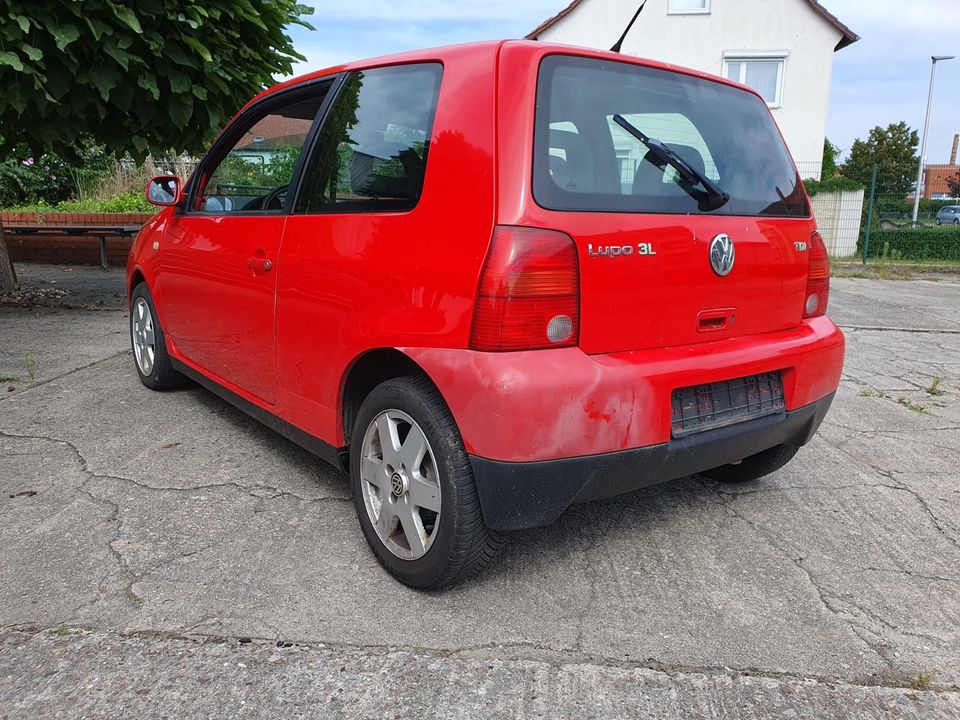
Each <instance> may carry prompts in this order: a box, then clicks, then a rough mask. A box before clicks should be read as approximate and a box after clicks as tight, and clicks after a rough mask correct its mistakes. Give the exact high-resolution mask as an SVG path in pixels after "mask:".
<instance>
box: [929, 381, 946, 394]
mask: <svg viewBox="0 0 960 720" xmlns="http://www.w3.org/2000/svg"><path fill="white" fill-rule="evenodd" d="M942 382H943V380H941V379H940V378H938V377H935V378H934V379H933V382H931V383H930V387H928V388H927V394H928V395H933V396H934V397H942V396H943V395H946V394H947V393H946V391H945V390H944V389H943V388H942V387H940V384H941V383H942Z"/></svg>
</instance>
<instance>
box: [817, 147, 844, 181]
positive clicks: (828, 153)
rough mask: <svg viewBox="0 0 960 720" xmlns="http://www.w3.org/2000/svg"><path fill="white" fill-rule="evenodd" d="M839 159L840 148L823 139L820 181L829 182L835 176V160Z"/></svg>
mask: <svg viewBox="0 0 960 720" xmlns="http://www.w3.org/2000/svg"><path fill="white" fill-rule="evenodd" d="M838 157H840V148H838V147H837V146H836V145H834V144H833V143H832V142H830V139H829V138H824V139H823V165H822V166H821V168H820V180H829V179H830V178H832V177H833V176H834V175H836V174H837V158H838Z"/></svg>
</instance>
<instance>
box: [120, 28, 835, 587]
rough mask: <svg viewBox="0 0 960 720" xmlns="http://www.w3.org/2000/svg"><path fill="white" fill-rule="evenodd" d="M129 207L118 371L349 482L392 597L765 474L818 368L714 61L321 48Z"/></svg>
mask: <svg viewBox="0 0 960 720" xmlns="http://www.w3.org/2000/svg"><path fill="white" fill-rule="evenodd" d="M147 193H148V197H149V198H150V199H151V201H152V202H154V203H155V204H157V205H161V206H165V207H164V209H163V210H162V211H161V212H160V213H159V214H158V215H157V216H156V217H155V218H153V219H152V220H151V221H150V222H149V223H148V224H147V225H146V226H145V227H144V229H143V230H142V232H141V233H140V234H139V236H138V237H137V240H136V242H135V243H134V246H133V249H132V250H131V253H130V259H129V264H128V269H127V272H128V283H129V294H130V308H131V315H130V317H131V324H130V329H131V338H132V342H133V348H134V354H135V359H136V368H137V372H138V373H139V374H140V377H141V379H142V380H143V383H144V384H145V385H146V386H147V387H149V388H153V389H157V390H159V389H164V388H169V387H172V386H174V385H177V384H179V383H181V382H182V381H183V380H184V378H191V379H193V380H195V381H197V382H199V383H200V384H202V385H204V386H206V387H207V388H209V389H211V390H213V391H214V392H216V393H218V394H219V395H221V396H223V397H224V398H226V399H227V400H229V401H230V402H232V403H234V404H236V405H238V406H239V407H241V408H243V409H244V410H246V411H248V412H250V413H251V414H252V415H254V416H255V417H257V418H259V419H261V420H262V421H263V422H265V423H266V424H268V425H269V426H270V427H272V428H273V429H275V430H277V431H278V432H280V433H281V434H283V435H285V436H287V437H289V438H291V439H293V440H294V441H296V442H298V443H300V444H302V445H304V446H305V447H307V448H309V449H311V450H313V451H314V452H316V453H317V454H318V455H320V456H321V457H323V458H324V459H326V460H328V461H330V462H331V463H333V464H334V465H336V466H337V467H340V468H342V469H344V470H348V471H349V473H350V478H351V484H352V489H353V496H354V502H355V505H356V511H357V517H358V518H359V520H360V525H361V527H362V529H363V533H364V535H365V536H366V539H367V541H368V542H369V544H370V547H371V548H372V549H373V552H374V554H375V555H376V557H377V559H378V560H379V561H380V562H381V563H382V564H383V566H384V567H385V568H386V569H387V570H388V571H389V572H390V573H392V574H393V575H394V576H395V577H397V578H398V579H399V580H400V581H402V582H404V583H407V584H409V585H412V586H415V587H432V586H439V585H444V584H449V583H451V582H454V581H456V580H458V579H460V578H463V577H465V576H467V575H469V574H471V573H474V572H476V571H478V570H479V569H480V568H482V567H483V566H484V565H485V564H486V563H487V562H489V560H490V559H491V558H492V557H493V556H494V554H495V553H496V551H497V549H498V547H499V545H500V542H501V537H502V534H503V533H504V532H505V531H510V530H516V529H520V528H529V527H534V526H538V525H544V524H546V523H550V522H552V521H553V520H555V519H556V518H557V517H558V516H559V515H560V514H561V513H562V512H563V511H564V509H565V508H567V507H568V506H569V505H570V504H571V503H575V502H583V501H587V500H592V499H595V498H601V497H606V496H611V495H615V494H618V493H624V492H627V491H630V490H633V489H636V488H640V487H643V486H647V485H651V484H653V483H657V482H661V481H664V480H670V479H672V478H678V477H682V476H685V475H689V474H692V473H701V474H703V475H706V476H708V477H711V478H714V479H716V480H719V481H742V480H751V479H754V478H758V477H761V476H763V475H766V474H768V473H770V472H773V471H774V470H776V469H778V468H779V467H781V466H782V465H783V464H784V463H786V462H787V461H788V460H789V459H790V458H791V457H793V455H794V454H795V453H796V451H797V448H799V447H800V446H801V445H803V444H805V443H806V442H807V441H808V440H809V439H810V438H811V436H812V435H813V433H814V432H815V431H816V429H817V427H818V426H819V424H820V422H821V420H822V419H823V417H824V414H825V413H826V412H827V409H828V407H829V405H830V402H831V400H832V398H833V394H834V392H835V391H836V389H837V385H838V382H839V379H840V372H841V368H842V364H843V352H844V340H843V336H842V335H841V333H840V331H839V330H838V329H837V327H836V326H835V325H834V324H833V323H832V322H831V321H830V320H829V319H828V318H827V317H826V316H825V314H824V313H825V311H826V308H827V295H828V291H829V267H828V261H827V254H826V250H825V248H824V244H823V240H822V239H821V238H820V236H819V235H818V234H817V230H816V224H815V222H814V219H813V217H812V216H811V212H810V205H809V202H808V199H807V196H806V193H805V191H804V188H803V185H802V184H801V182H800V179H799V177H798V175H797V171H796V169H795V166H794V164H793V162H792V160H791V159H790V156H789V154H788V152H787V150H786V148H785V146H784V143H783V140H782V138H781V137H780V135H779V133H778V131H777V128H776V126H775V124H774V122H773V120H772V119H771V116H770V113H769V111H768V110H767V107H766V105H765V104H764V102H763V100H762V99H761V98H760V97H759V96H758V95H756V94H755V93H753V91H751V90H749V89H747V88H744V87H742V86H739V85H736V84H733V83H730V82H728V81H726V80H723V79H720V78H715V77H708V76H705V75H702V74H700V73H697V72H693V71H690V70H684V69H682V68H677V67H672V66H665V65H660V64H658V63H654V62H650V61H646V60H642V59H638V58H628V57H623V56H620V55H615V54H611V53H604V52H594V51H589V50H581V49H576V48H571V47H561V46H552V45H548V44H543V43H534V42H520V41H516V42H515V41H508V42H498V43H481V44H473V45H464V46H457V47H449V48H442V49H438V50H425V51H422V52H416V53H409V54H405V55H399V56H395V57H387V58H380V59H376V60H369V61H364V62H358V63H353V64H350V65H343V66H338V67H334V68H330V69H329V70H325V71H322V72H318V73H314V74H311V75H308V76H306V77H303V78H298V79H296V80H292V81H290V82H286V83H282V84H280V85H278V86H276V87H274V88H272V89H270V90H268V91H266V92H264V93H263V94H261V95H260V96H258V97H257V98H255V99H254V100H253V101H251V102H250V103H249V104H248V105H247V106H246V107H245V108H243V110H242V111H241V112H240V113H239V114H238V115H237V116H236V117H235V118H234V119H233V120H232V121H231V122H230V124H229V125H228V126H227V128H226V129H225V130H224V131H223V132H222V133H221V134H220V136H219V137H218V138H217V140H216V141H215V142H214V144H213V146H212V147H211V149H210V151H209V152H208V153H207V155H206V157H205V158H204V159H203V161H202V162H201V163H200V165H199V167H198V169H197V170H196V172H194V174H193V176H192V177H191V178H190V180H189V181H188V182H187V183H186V185H185V186H184V187H183V188H181V186H180V182H179V180H178V179H177V178H175V177H160V178H156V179H154V180H153V181H152V182H151V184H150V185H149V187H148V189H147Z"/></svg>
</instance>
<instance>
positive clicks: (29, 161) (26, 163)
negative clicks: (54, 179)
mask: <svg viewBox="0 0 960 720" xmlns="http://www.w3.org/2000/svg"><path fill="white" fill-rule="evenodd" d="M23 164H24V165H26V166H27V167H30V166H31V165H33V158H32V157H28V158H27V159H26V160H24V161H23Z"/></svg>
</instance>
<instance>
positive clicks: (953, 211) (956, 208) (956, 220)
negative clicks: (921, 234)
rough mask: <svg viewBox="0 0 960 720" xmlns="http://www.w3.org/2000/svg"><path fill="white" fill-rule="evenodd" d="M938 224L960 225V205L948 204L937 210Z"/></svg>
mask: <svg viewBox="0 0 960 720" xmlns="http://www.w3.org/2000/svg"><path fill="white" fill-rule="evenodd" d="M936 222H937V225H960V205H946V206H945V207H942V208H940V209H939V210H937V217H936Z"/></svg>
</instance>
